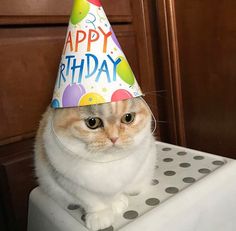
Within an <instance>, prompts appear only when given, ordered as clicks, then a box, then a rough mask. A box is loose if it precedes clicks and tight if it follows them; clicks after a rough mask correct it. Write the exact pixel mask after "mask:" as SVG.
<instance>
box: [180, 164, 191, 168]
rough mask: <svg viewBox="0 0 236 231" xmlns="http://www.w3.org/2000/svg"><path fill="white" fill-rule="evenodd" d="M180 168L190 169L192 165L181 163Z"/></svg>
mask: <svg viewBox="0 0 236 231" xmlns="http://www.w3.org/2000/svg"><path fill="white" fill-rule="evenodd" d="M179 166H180V167H181V168H188V167H190V166H191V164H189V163H181V164H180V165H179Z"/></svg>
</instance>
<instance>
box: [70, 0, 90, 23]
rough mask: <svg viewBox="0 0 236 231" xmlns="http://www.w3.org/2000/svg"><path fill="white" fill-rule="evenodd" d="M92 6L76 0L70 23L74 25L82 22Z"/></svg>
mask: <svg viewBox="0 0 236 231" xmlns="http://www.w3.org/2000/svg"><path fill="white" fill-rule="evenodd" d="M89 9H90V5H89V3H88V2H87V0H75V2H74V7H73V10H72V13H71V17H70V21H71V23H72V24H73V25H76V24H78V23H79V22H81V21H82V20H83V19H84V18H85V17H86V16H87V14H88V13H89Z"/></svg>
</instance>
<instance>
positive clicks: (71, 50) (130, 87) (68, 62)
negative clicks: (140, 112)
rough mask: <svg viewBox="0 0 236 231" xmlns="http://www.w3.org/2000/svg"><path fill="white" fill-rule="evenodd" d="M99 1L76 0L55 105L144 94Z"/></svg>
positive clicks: (58, 77)
mask: <svg viewBox="0 0 236 231" xmlns="http://www.w3.org/2000/svg"><path fill="white" fill-rule="evenodd" d="M141 95H142V92H141V90H140V87H139V85H138V83H137V81H136V79H135V76H134V74H133V71H132V69H131V67H130V65H129V63H128V61H127V59H126V57H125V55H124V53H123V51H122V49H121V47H120V44H119V42H118V41H117V38H116V36H115V34H114V32H113V30H112V27H111V25H110V23H109V21H108V19H107V17H106V14H105V12H104V10H103V8H102V5H101V2H100V1H99V0H75V1H74V6H73V9H72V14H71V17H70V22H69V26H68V30H67V35H66V40H65V45H64V49H63V53H62V57H61V63H60V66H59V71H58V76H57V81H56V85H55V89H54V95H53V100H52V104H51V105H52V107H53V108H66V107H77V106H86V105H93V104H101V103H108V102H115V101H119V100H124V99H129V98H133V97H138V96H141Z"/></svg>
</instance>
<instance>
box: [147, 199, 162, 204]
mask: <svg viewBox="0 0 236 231" xmlns="http://www.w3.org/2000/svg"><path fill="white" fill-rule="evenodd" d="M145 203H146V204H147V205H149V206H156V205H158V204H160V201H159V200H158V199H157V198H149V199H147V200H146V201H145Z"/></svg>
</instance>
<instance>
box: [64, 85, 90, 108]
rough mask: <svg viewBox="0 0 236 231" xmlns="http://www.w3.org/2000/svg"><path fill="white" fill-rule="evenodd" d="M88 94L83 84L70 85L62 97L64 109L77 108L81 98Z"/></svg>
mask: <svg viewBox="0 0 236 231" xmlns="http://www.w3.org/2000/svg"><path fill="white" fill-rule="evenodd" d="M85 93H86V91H85V88H84V86H83V85H82V84H79V85H77V84H75V83H74V84H72V85H68V86H67V87H66V88H65V90H64V92H63V96H62V105H63V107H77V106H78V103H79V100H80V98H81V97H82V96H83V95H84V94H85Z"/></svg>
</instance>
